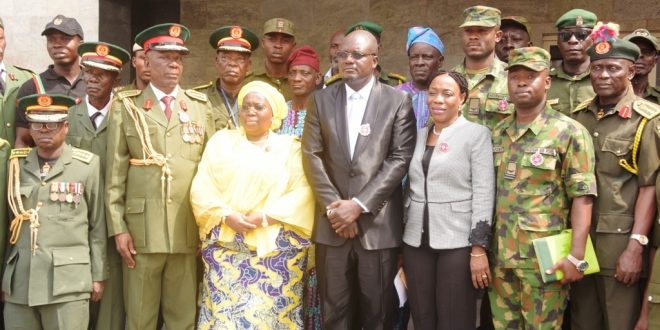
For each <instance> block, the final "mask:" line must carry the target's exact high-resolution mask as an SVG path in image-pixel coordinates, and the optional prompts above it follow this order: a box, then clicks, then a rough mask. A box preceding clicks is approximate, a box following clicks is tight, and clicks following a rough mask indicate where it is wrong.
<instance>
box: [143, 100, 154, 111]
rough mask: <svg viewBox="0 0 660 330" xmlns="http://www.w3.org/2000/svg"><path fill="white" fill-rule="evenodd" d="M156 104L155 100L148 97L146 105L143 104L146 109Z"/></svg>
mask: <svg viewBox="0 0 660 330" xmlns="http://www.w3.org/2000/svg"><path fill="white" fill-rule="evenodd" d="M153 106H154V101H153V100H151V99H146V100H144V105H143V106H142V107H143V108H144V110H145V111H149V110H151V108H152V107H153Z"/></svg>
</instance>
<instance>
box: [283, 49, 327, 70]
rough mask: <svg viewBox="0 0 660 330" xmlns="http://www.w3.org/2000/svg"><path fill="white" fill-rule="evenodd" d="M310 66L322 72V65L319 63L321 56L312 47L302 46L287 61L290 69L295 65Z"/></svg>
mask: <svg viewBox="0 0 660 330" xmlns="http://www.w3.org/2000/svg"><path fill="white" fill-rule="evenodd" d="M301 64H304V65H309V66H310V67H311V68H312V69H314V70H316V71H317V72H319V71H321V64H320V63H319V54H318V53H317V52H316V51H315V50H314V48H312V47H310V46H302V47H300V48H298V49H296V50H294V51H293V52H291V55H289V59H288V60H287V65H288V67H289V68H290V67H292V66H294V65H301Z"/></svg>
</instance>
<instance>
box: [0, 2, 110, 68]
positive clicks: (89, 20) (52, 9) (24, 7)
mask: <svg viewBox="0 0 660 330" xmlns="http://www.w3.org/2000/svg"><path fill="white" fill-rule="evenodd" d="M0 8H2V11H1V12H0V17H2V20H3V21H4V24H5V37H6V38H7V49H6V50H5V61H6V62H7V63H12V64H15V65H19V66H23V67H26V68H30V69H32V70H34V71H35V72H42V71H44V70H45V69H46V67H47V66H48V64H50V63H51V62H52V61H51V59H50V57H48V53H47V52H46V37H43V36H42V35H41V32H42V31H43V29H44V27H45V26H46V23H48V22H49V21H51V20H52V19H53V18H54V17H55V16H56V15H57V14H63V15H65V16H68V17H75V18H76V19H77V20H78V22H79V23H80V25H82V28H83V32H84V33H85V39H86V40H98V35H99V26H98V22H99V1H98V0H0Z"/></svg>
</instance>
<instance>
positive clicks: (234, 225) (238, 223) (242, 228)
mask: <svg viewBox="0 0 660 330" xmlns="http://www.w3.org/2000/svg"><path fill="white" fill-rule="evenodd" d="M225 223H226V224H227V226H229V227H230V228H231V229H233V230H234V231H235V232H237V233H240V234H245V233H247V232H248V231H250V230H252V229H255V228H257V225H255V224H253V223H251V222H249V221H248V220H247V219H245V217H244V216H243V215H242V214H237V213H234V214H231V215H228V216H227V217H225Z"/></svg>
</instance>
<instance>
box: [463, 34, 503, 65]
mask: <svg viewBox="0 0 660 330" xmlns="http://www.w3.org/2000/svg"><path fill="white" fill-rule="evenodd" d="M501 38H502V31H500V29H499V28H498V27H483V26H466V27H464V28H463V33H462V41H463V51H464V52H465V56H467V57H470V58H474V59H483V58H486V57H488V56H490V54H492V53H493V52H494V51H495V44H497V42H498V41H500V39H501Z"/></svg>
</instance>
